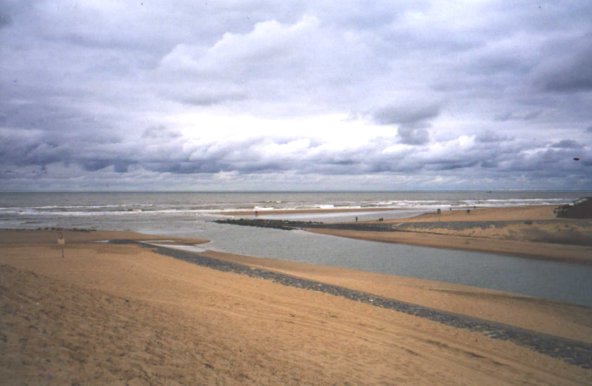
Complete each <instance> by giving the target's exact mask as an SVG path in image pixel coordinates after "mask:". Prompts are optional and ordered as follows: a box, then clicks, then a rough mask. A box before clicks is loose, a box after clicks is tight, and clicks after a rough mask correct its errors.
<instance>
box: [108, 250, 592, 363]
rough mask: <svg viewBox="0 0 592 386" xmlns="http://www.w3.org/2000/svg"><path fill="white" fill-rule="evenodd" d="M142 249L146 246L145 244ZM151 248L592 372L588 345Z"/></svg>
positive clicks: (236, 265)
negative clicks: (521, 348)
mask: <svg viewBox="0 0 592 386" xmlns="http://www.w3.org/2000/svg"><path fill="white" fill-rule="evenodd" d="M111 242H112V243H125V244H127V243H136V242H135V241H130V240H112V241H111ZM140 245H144V246H145V244H140ZM149 247H150V248H151V249H153V250H154V251H155V252H156V253H159V254H162V255H165V256H170V257H174V258H176V259H180V260H184V261H187V262H190V263H194V264H198V265H201V266H204V267H208V268H212V269H216V270H218V271H224V272H233V273H238V274H242V275H247V276H250V277H255V278H262V279H266V280H271V281H274V282H276V283H279V284H283V285H286V286H290V287H297V288H302V289H307V290H313V291H319V292H324V293H327V294H331V295H335V296H341V297H344V298H346V299H350V300H355V301H358V302H362V303H366V304H371V305H373V306H376V307H382V308H387V309H391V310H394V311H398V312H403V313H406V314H409V315H413V316H417V317H420V318H425V319H429V320H432V321H435V322H439V323H443V324H445V325H448V326H452V327H457V328H464V329H467V330H470V331H475V332H480V333H482V334H484V335H486V336H488V337H490V338H493V339H500V340H508V341H511V342H513V343H515V344H518V345H521V346H525V347H528V348H529V349H532V350H534V351H537V352H539V353H542V354H545V355H549V356H551V357H554V358H559V359H562V360H564V361H565V362H567V363H570V364H572V365H576V366H579V367H582V368H585V369H592V345H591V344H588V343H584V342H579V341H575V340H571V339H567V338H561V337H557V336H553V335H547V334H543V333H539V332H534V331H530V330H526V329H522V328H518V327H514V326H510V325H506V324H503V323H497V322H492V321H487V320H483V319H479V318H474V317H470V316H465V315H459V314H454V313H449V312H443V311H439V310H435V309H432V308H429V307H424V306H419V305H415V304H411V303H406V302H402V301H398V300H394V299H389V298H385V297H381V296H376V295H372V294H369V293H366V292H362V291H356V290H352V289H348V288H344V287H339V286H336V285H331V284H325V283H321V282H317V281H313V280H307V279H301V278H297V277H293V276H290V275H286V274H282V273H278V272H273V271H267V270H263V269H259V268H251V267H248V266H246V265H242V264H238V263H231V262H227V261H223V260H218V259H213V258H210V257H205V256H201V255H199V254H197V253H193V252H188V251H181V250H177V249H172V248H165V247H155V246H149Z"/></svg>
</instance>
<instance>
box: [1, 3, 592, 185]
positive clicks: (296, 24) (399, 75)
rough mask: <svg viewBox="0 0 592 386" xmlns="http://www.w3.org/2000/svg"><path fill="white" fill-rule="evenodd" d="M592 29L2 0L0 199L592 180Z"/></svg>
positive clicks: (480, 11) (454, 9)
mask: <svg viewBox="0 0 592 386" xmlns="http://www.w3.org/2000/svg"><path fill="white" fill-rule="evenodd" d="M591 21H592V2H591V1H589V0H583V1H567V0H566V1H470V2H469V1H439V0H438V1H435V0H434V1H415V2H412V1H392V0H391V1H372V2H369V1H320V0H303V1H257V0H252V1H248V0H240V1H239V0H236V1H234V0H221V1H217V0H208V1H197V0H195V1H166V0H162V1H156V0H137V1H131V0H130V1H105V0H89V1H74V0H68V1H66V0H51V1H43V0H35V1H33V0H31V1H22V0H0V190H5V191H6V190H9V191H14V190H267V189H269V190H361V189H363V190H403V189H404V190H409V189H417V190H424V189H446V190H456V189H482V190H492V189H561V190H567V189H569V190H571V189H592V22H591ZM574 158H578V159H579V161H578V160H575V159H574Z"/></svg>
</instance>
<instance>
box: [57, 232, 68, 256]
mask: <svg viewBox="0 0 592 386" xmlns="http://www.w3.org/2000/svg"><path fill="white" fill-rule="evenodd" d="M58 245H61V246H62V258H63V257H64V248H65V246H66V239H65V238H64V234H63V233H62V232H60V233H59V235H58Z"/></svg>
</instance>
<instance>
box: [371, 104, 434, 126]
mask: <svg viewBox="0 0 592 386" xmlns="http://www.w3.org/2000/svg"><path fill="white" fill-rule="evenodd" d="M438 114H440V106H438V105H436V104H434V105H428V106H421V105H413V106H400V105H393V106H386V107H383V108H380V109H378V110H377V111H376V112H375V113H374V114H373V116H374V120H375V121H376V122H378V123H380V124H382V125H392V124H399V125H406V126H417V125H423V124H425V123H426V122H427V121H429V120H431V119H433V118H435V117H437V116H438Z"/></svg>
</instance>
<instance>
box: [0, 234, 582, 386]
mask: <svg viewBox="0 0 592 386" xmlns="http://www.w3.org/2000/svg"><path fill="white" fill-rule="evenodd" d="M134 237H136V238H141V239H149V238H152V239H154V236H142V235H137V234H136V235H134V234H120V233H103V232H66V233H65V238H66V247H65V255H64V256H65V257H64V258H62V257H61V247H60V246H58V245H57V244H56V241H55V238H56V234H55V232H30V231H29V232H27V231H19V232H14V231H0V251H1V253H0V276H1V281H0V283H2V286H1V292H0V295H1V305H0V306H1V310H2V311H1V312H2V318H0V324H1V328H0V332H1V334H2V335H0V353H1V355H0V379H1V380H3V381H2V382H3V383H4V384H14V383H21V382H26V383H31V384H47V383H50V384H65V383H66V384H68V383H69V384H72V383H80V384H106V383H109V384H138V385H142V384H150V383H152V384H163V383H168V384H196V383H202V384H203V383H222V384H238V383H240V384H328V383H339V384H344V383H350V384H351V383H353V384H376V383H389V384H401V383H403V384H459V383H468V384H496V385H497V384H516V383H525V384H554V385H557V384H589V383H591V382H592V371H590V370H586V369H583V368H580V367H577V366H573V365H569V364H567V363H565V362H564V361H561V360H559V359H554V358H551V357H549V356H546V355H542V354H539V353H536V352H534V351H532V350H529V349H527V348H524V347H521V346H517V345H515V344H513V343H511V342H504V341H500V340H493V339H490V338H488V337H487V336H485V335H483V334H480V333H475V332H471V331H467V330H464V329H458V328H453V327H449V326H446V325H442V324H440V323H436V322H433V321H429V320H425V319H422V318H417V317H413V316H410V315H406V314H402V313H398V312H394V311H391V310H385V309H381V308H377V307H374V306H371V305H368V304H363V303H360V302H355V301H351V300H347V299H343V298H340V297H336V296H331V295H328V294H324V293H319V292H314V291H309V290H304V289H298V288H292V287H286V286H282V285H279V284H277V283H273V282H271V281H267V280H262V279H257V278H251V277H247V276H244V275H238V274H235V273H230V272H219V271H215V270H212V269H208V268H204V267H200V266H196V265H192V264H189V263H186V262H183V261H179V260H176V259H173V258H170V257H166V256H162V255H158V254H155V253H154V252H152V251H150V250H149V249H146V248H141V247H138V246H134V245H112V244H104V243H95V242H94V240H103V239H105V238H134ZM185 241H188V240H185ZM209 254H212V256H214V257H217V258H223V259H230V260H234V261H241V262H242V263H247V264H251V265H253V266H261V267H266V268H267V269H272V270H278V271H282V272H286V273H290V274H292V275H295V276H301V277H310V278H314V279H315V280H318V281H322V282H327V283H335V284H338V285H341V286H344V287H350V288H354V289H360V290H364V291H368V292H373V293H376V294H379V295H384V296H388V297H391V298H397V299H401V300H406V301H410V302H415V303H423V304H426V305H431V306H434V307H435V308H440V309H443V310H449V311H454V312H457V313H466V314H470V315H478V316H479V317H482V318H490V319H492V320H500V321H503V322H504V323H509V324H513V325H516V326H520V327H524V328H529V329H536V330H538V331H541V332H545V333H548V334H552V335H558V336H564V337H569V338H572V339H575V340H578V341H586V342H590V336H592V333H591V332H592V310H591V309H589V308H586V307H577V306H570V305H562V304H557V303H553V302H545V301H540V300H533V299H529V298H523V297H516V296H512V295H508V294H504V293H500V292H495V291H485V290H479V289H475V288H471V287H466V286H455V285H450V284H444V283H437V282H429V281H425V280H417V279H402V278H397V277H392V276H383V275H376V274H370V273H362V272H354V271H347V270H343V269H337V268H330V267H317V266H310V265H304V264H297V263H290V262H282V261H277V260H272V259H256V258H248V257H241V256H232V255H222V254H220V253H214V252H209Z"/></svg>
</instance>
